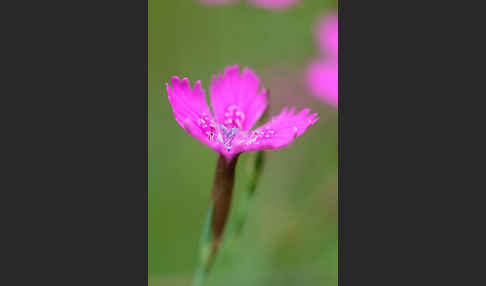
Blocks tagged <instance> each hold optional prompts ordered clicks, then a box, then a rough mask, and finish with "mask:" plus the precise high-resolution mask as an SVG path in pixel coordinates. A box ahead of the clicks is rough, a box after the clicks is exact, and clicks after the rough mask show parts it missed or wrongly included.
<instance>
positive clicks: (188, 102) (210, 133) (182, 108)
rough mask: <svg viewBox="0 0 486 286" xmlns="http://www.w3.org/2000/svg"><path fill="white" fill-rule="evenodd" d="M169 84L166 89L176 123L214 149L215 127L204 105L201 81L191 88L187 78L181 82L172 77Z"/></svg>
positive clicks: (204, 98)
mask: <svg viewBox="0 0 486 286" xmlns="http://www.w3.org/2000/svg"><path fill="white" fill-rule="evenodd" d="M171 84H172V87H171V85H169V83H166V88H167V93H168V95H169V102H170V104H171V106H172V111H173V112H174V116H175V120H176V121H177V123H179V125H180V126H181V127H182V128H184V129H185V130H186V131H187V132H188V133H189V134H190V135H191V136H192V137H194V138H196V139H198V140H199V141H201V142H203V143H204V144H206V145H208V146H209V147H211V148H213V149H214V148H216V145H217V144H216V139H215V137H216V133H217V132H216V130H217V125H216V123H215V122H214V120H213V117H212V116H211V112H210V111H209V107H208V105H207V103H206V97H205V93H204V90H203V89H202V88H201V81H197V82H196V83H195V84H194V88H191V86H190V83H189V80H188V79H187V78H184V79H182V81H181V80H179V78H178V77H177V76H173V77H172V78H171Z"/></svg>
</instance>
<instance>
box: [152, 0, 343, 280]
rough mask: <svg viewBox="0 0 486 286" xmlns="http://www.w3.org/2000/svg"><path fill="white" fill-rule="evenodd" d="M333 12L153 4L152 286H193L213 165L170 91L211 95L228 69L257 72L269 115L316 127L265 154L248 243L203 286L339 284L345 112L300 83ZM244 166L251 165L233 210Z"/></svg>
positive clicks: (245, 161) (309, 2) (307, 6)
mask: <svg viewBox="0 0 486 286" xmlns="http://www.w3.org/2000/svg"><path fill="white" fill-rule="evenodd" d="M336 8H337V1H336V0H329V1H326V0H302V1H301V3H300V4H299V5H297V6H295V7H292V8H290V9H289V10H286V11H282V12H274V11H267V10H263V9H259V8H256V7H253V6H251V5H249V4H247V3H246V2H245V1H241V2H240V3H239V4H236V5H223V6H207V5H203V4H200V3H198V2H197V1H196V0H172V1H170V0H149V11H148V16H149V23H148V33H149V35H148V36H149V37H148V40H149V45H148V46H149V51H148V56H149V59H148V71H149V75H148V88H149V108H148V109H149V146H148V148H149V178H148V179H149V202H148V205H149V214H148V216H149V218H148V219H149V234H148V236H149V241H148V243H149V246H148V247H149V249H148V252H149V253H148V256H149V264H148V266H149V269H148V272H149V273H148V275H149V285H153V286H155V285H190V283H191V280H192V277H193V274H194V270H195V267H196V264H197V261H198V255H199V250H198V242H199V237H200V233H201V231H202V225H203V223H204V219H205V215H206V211H207V207H208V204H209V199H210V190H211V184H212V179H213V173H214V168H215V166H216V158H217V155H216V153H215V152H214V151H213V150H211V149H209V148H208V147H206V146H205V145H203V144H201V143H200V142H199V141H197V140H195V139H193V138H192V137H191V136H189V135H188V134H187V133H186V132H185V131H184V130H183V129H182V128H181V127H179V125H178V124H177V123H176V121H175V120H174V116H173V114H172V110H171V107H170V105H169V102H168V100H167V93H166V91H165V84H164V83H165V82H166V81H168V79H169V77H170V76H172V75H178V76H180V77H185V76H186V77H188V78H189V79H190V80H191V84H192V83H194V82H195V81H196V80H199V79H200V80H201V81H202V85H203V88H204V89H205V90H206V94H208V93H209V92H208V86H209V82H210V78H211V75H212V74H215V73H218V72H223V70H224V68H225V66H227V65H231V64H239V65H240V66H241V67H243V66H248V67H250V68H252V69H254V70H255V71H256V73H257V74H258V75H259V76H260V79H261V82H262V85H263V87H265V88H268V89H270V91H271V97H270V102H271V108H270V116H272V115H275V114H277V113H278V112H279V111H280V109H281V108H282V107H283V106H286V105H289V106H296V107H298V108H299V109H300V108H303V107H310V108H311V109H312V111H315V112H317V113H318V114H319V116H320V121H319V122H317V124H316V125H314V126H312V127H311V128H309V130H308V131H307V132H306V134H304V135H303V136H301V137H299V138H298V139H297V140H296V141H295V142H294V143H293V144H292V145H290V146H289V147H287V148H285V149H282V150H274V151H269V152H267V154H266V155H267V160H266V165H265V169H264V172H263V175H262V177H261V180H260V183H259V185H258V187H257V190H256V196H255V198H254V204H253V206H252V211H251V214H250V216H249V218H248V222H247V225H246V227H245V231H244V233H243V235H242V237H241V240H240V241H239V242H238V243H237V244H236V246H232V247H230V248H224V249H223V250H222V252H221V253H220V256H219V257H218V262H217V264H216V265H215V267H214V269H213V273H212V275H211V278H210V280H209V281H208V284H207V285H337V275H338V272H337V262H338V224H337V221H338V217H337V214H338V209H337V207H338V206H337V205H338V204H337V166H338V154H337V150H338V139H337V134H338V132H337V130H338V129H337V125H338V120H337V111H336V110H334V109H332V108H330V107H328V106H327V105H326V104H325V103H322V102H320V101H318V100H317V99H316V98H314V97H313V96H312V95H311V94H310V93H309V92H308V91H307V89H306V85H305V82H304V80H303V76H304V73H305V69H306V67H307V65H308V64H309V63H310V62H311V61H312V60H313V59H315V58H316V57H317V56H318V48H317V47H316V45H315V40H314V34H313V29H314V26H315V24H316V22H317V19H318V17H319V16H321V15H322V14H324V13H325V12H327V11H330V10H332V9H336ZM248 167H249V155H248V154H244V155H243V156H240V160H239V162H238V166H237V174H236V185H235V196H234V201H233V206H235V205H236V204H238V200H239V195H240V194H241V193H242V191H243V189H244V187H245V184H246V176H247V171H248ZM233 209H235V208H233ZM231 218H232V217H231V215H230V222H229V223H231ZM232 245H233V244H232Z"/></svg>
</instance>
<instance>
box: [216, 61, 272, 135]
mask: <svg viewBox="0 0 486 286" xmlns="http://www.w3.org/2000/svg"><path fill="white" fill-rule="evenodd" d="M210 91H211V105H212V107H213V111H214V116H215V118H216V121H217V122H219V123H221V124H224V125H225V126H226V127H227V128H233V127H236V128H238V129H240V130H243V131H247V130H250V129H251V128H252V127H253V125H255V123H256V122H257V121H258V119H259V118H260V116H261V115H262V114H263V112H264V111H265V108H266V107H267V98H266V94H267V91H266V90H265V89H262V90H260V80H259V79H258V76H257V75H256V74H255V72H254V71H253V70H251V69H249V68H244V69H243V71H242V73H241V74H240V73H239V66H238V65H233V66H229V67H227V68H226V69H225V72H224V74H223V75H221V74H218V75H216V76H213V78H212V82H211V88H210Z"/></svg>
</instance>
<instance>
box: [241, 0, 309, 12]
mask: <svg viewBox="0 0 486 286" xmlns="http://www.w3.org/2000/svg"><path fill="white" fill-rule="evenodd" d="M299 1H300V0H248V2H249V3H251V4H253V5H255V6H256V7H260V8H264V9H268V10H284V9H287V8H290V7H291V6H293V5H295V4H297V3H298V2H299Z"/></svg>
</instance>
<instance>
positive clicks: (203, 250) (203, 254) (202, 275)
mask: <svg viewBox="0 0 486 286" xmlns="http://www.w3.org/2000/svg"><path fill="white" fill-rule="evenodd" d="M213 209H214V204H213V202H211V205H210V206H209V209H208V214H207V215H206V222H205V223H204V227H203V231H202V235H201V240H200V241H199V250H200V260H199V265H198V267H197V270H196V275H195V277H194V281H193V282H192V286H202V285H204V281H205V280H206V275H207V274H208V272H209V270H210V264H211V220H212V216H213Z"/></svg>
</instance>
